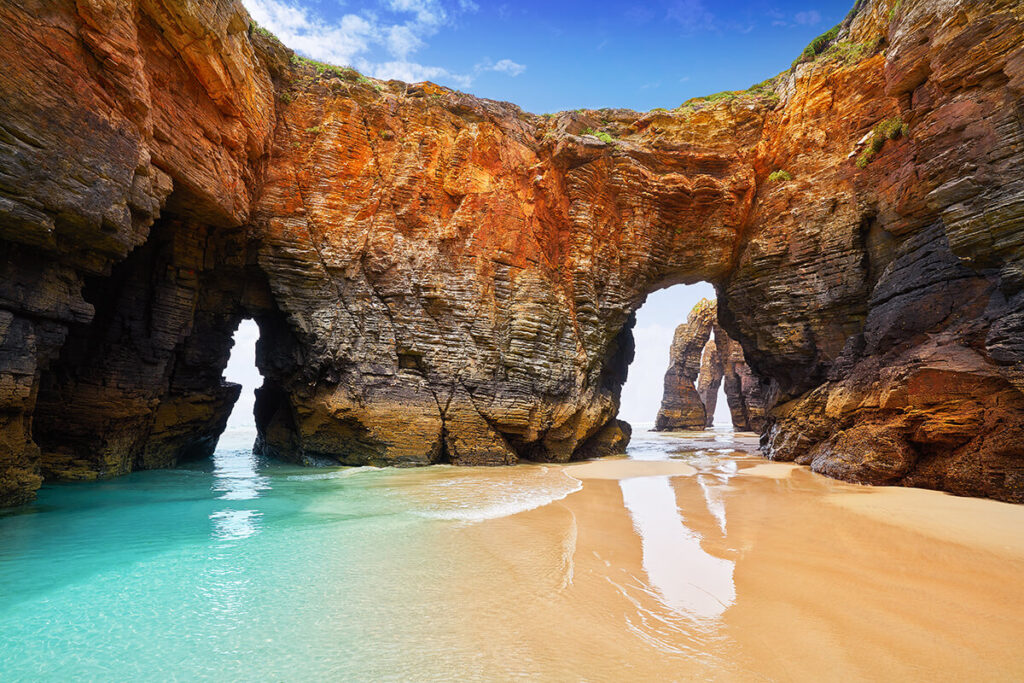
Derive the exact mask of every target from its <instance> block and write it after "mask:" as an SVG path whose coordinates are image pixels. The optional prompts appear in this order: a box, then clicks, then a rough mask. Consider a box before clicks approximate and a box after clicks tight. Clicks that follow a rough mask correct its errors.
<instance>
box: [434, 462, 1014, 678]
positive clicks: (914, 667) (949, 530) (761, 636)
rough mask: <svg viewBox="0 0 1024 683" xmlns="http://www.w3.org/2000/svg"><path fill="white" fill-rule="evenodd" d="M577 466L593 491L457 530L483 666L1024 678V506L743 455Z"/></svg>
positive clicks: (664, 673)
mask: <svg viewBox="0 0 1024 683" xmlns="http://www.w3.org/2000/svg"><path fill="white" fill-rule="evenodd" d="M563 471H565V472H566V473H568V474H569V475H570V476H573V477H575V478H579V479H580V481H581V482H582V488H581V489H580V490H579V491H576V492H574V493H571V494H569V495H568V496H566V497H565V498H564V499H561V500H558V501H556V502H553V503H551V504H549V505H545V506H542V507H539V508H536V509H533V510H529V511H526V512H523V513H521V514H517V515H513V516H509V517H502V518H498V519H491V520H487V521H483V522H480V523H477V524H471V525H467V526H466V527H465V528H464V529H461V530H460V532H459V533H458V535H457V538H458V541H457V544H458V552H459V553H460V554H461V557H462V560H463V561H464V562H466V563H467V564H468V565H469V566H472V567H474V570H473V571H471V572H469V575H468V576H465V577H462V578H460V580H456V581H453V590H454V591H456V592H457V593H458V594H459V599H460V601H461V603H460V604H463V605H465V606H466V608H467V613H466V614H464V616H465V620H464V622H463V623H464V626H465V632H464V634H463V635H464V637H465V638H469V639H473V640H474V642H477V643H478V644H479V645H478V646H479V648H480V651H481V653H487V652H488V651H493V649H494V648H493V647H489V646H488V645H487V643H488V642H491V643H493V642H494V641H496V640H501V639H505V640H508V639H512V640H513V641H515V642H516V643H517V645H516V649H517V650H518V651H519V652H520V657H521V660H520V662H521V663H522V665H523V670H524V671H534V672H543V673H544V675H545V676H547V677H549V678H554V679H559V680H561V679H574V678H577V677H578V679H580V680H612V679H614V678H615V676H612V675H610V674H611V673H612V672H616V673H618V674H623V673H624V672H628V675H629V677H630V678H633V679H647V680H653V679H656V678H657V679H662V680H687V679H691V678H709V679H713V680H726V679H728V680H823V679H831V680H836V679H842V680H908V679H921V678H927V679H929V680H966V679H970V678H975V677H977V676H979V675H981V676H982V677H983V678H986V679H988V680H1010V679H1014V678H1019V676H1020V675H1022V674H1024V664H1022V663H1021V662H1022V660H1021V657H1020V655H1021V652H1022V649H1021V648H1022V646H1021V644H1020V636H1021V634H1022V633H1024V613H1022V610H1021V609H1020V608H1021V606H1024V587H1022V586H1021V584H1020V581H1019V578H1020V576H1022V575H1024V574H1022V572H1024V534H1022V533H1020V530H1022V529H1024V508H1020V507H1017V506H1012V505H1006V504H1002V503H997V502H993V501H988V500H981V499H967V498H956V497H953V496H949V495H946V494H942V493H938V492H933V491H922V490H907V489H887V488H872V487H861V486H855V485H850V484H844V483H841V482H836V481H834V480H830V479H827V478H825V477H821V476H819V475H816V474H813V473H811V472H810V471H809V470H807V469H805V468H801V467H797V466H793V465H789V464H784V463H766V462H764V461H763V460H760V459H756V458H753V457H751V456H750V455H747V454H745V453H742V452H734V453H730V454H722V453H715V454H713V455H709V454H707V453H706V452H702V453H697V454H691V455H690V456H688V457H686V456H684V459H681V460H680V459H674V460H667V461H662V462H648V461H637V460H628V459H622V458H616V459H607V460H603V461H592V462H588V463H585V464H582V465H570V466H567V467H565V468H564V470H563ZM453 551H454V550H453ZM481 567H486V568H487V570H486V571H480V568H481ZM480 596H486V598H484V599H483V600H481V599H480ZM482 656H483V657H485V658H486V654H482ZM502 666H503V665H502V663H501V662H500V661H498V660H495V661H488V662H487V664H486V667H488V668H490V667H494V669H492V670H499V669H501V668H502ZM508 673H509V674H512V673H513V672H512V671H508Z"/></svg>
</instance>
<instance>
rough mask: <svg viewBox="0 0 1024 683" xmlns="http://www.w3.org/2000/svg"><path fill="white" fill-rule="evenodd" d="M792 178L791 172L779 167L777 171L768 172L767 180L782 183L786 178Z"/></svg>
mask: <svg viewBox="0 0 1024 683" xmlns="http://www.w3.org/2000/svg"><path fill="white" fill-rule="evenodd" d="M792 179H793V174H792V173H790V172H789V171H784V170H782V169H781V168H780V169H779V170H777V171H772V172H771V174H769V176H768V180H769V181H771V182H773V183H779V182H782V183H784V182H786V181H787V180H792Z"/></svg>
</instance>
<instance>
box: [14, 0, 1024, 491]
mask: <svg viewBox="0 0 1024 683" xmlns="http://www.w3.org/2000/svg"><path fill="white" fill-rule="evenodd" d="M0 45H3V46H4V53H5V58H6V59H5V65H4V66H5V68H4V69H3V70H0V248H2V252H0V268H2V269H3V274H2V276H0V408H2V411H0V505H13V504H18V503H21V502H25V501H27V500H29V499H31V497H32V495H33V491H34V490H35V489H36V488H37V487H38V486H39V484H40V482H41V481H42V478H43V477H44V476H45V477H49V478H53V479H68V478H91V477H102V476H112V475H116V474H121V473H124V472H128V471H132V470H134V469H140V468H147V467H163V466H169V465H173V464H174V463H176V462H178V461H180V460H181V459H184V458H192V457H203V456H205V455H208V454H209V453H210V451H211V450H212V448H213V445H214V443H215V441H216V438H217V435H218V434H219V432H220V431H221V429H222V427H223V424H224V421H225V420H226V416H227V414H228V412H229V410H230V407H231V405H232V404H233V402H234V398H235V396H236V395H237V391H238V390H237V388H236V387H232V386H229V385H226V384H225V383H224V382H223V380H222V379H221V373H222V370H223V368H224V365H225V363H226V360H227V354H228V351H229V349H230V345H231V333H232V331H233V329H234V328H235V326H236V325H237V323H238V321H239V320H240V319H242V318H243V317H252V318H254V319H255V320H256V321H257V323H258V324H259V326H260V331H261V341H260V345H259V349H258V353H257V356H258V359H257V364H258V366H259V368H260V370H261V372H262V374H263V376H264V378H265V383H264V386H263V388H262V389H261V390H260V392H259V395H258V399H257V407H256V421H257V425H258V429H259V433H260V436H259V444H258V447H259V448H260V449H261V450H262V451H263V452H266V453H269V454H273V455H277V456H280V457H285V458H289V459H293V460H296V461H301V462H308V463H319V462H341V463H349V464H362V463H373V464H425V463H429V462H441V461H448V462H454V463H466V464H485V463H486V464H500V463H510V462H515V461H516V460H517V459H519V458H530V459H534V460H555V461H563V460H568V459H570V458H574V457H575V458H578V457H587V456H589V455H593V454H600V453H607V452H610V451H611V450H614V449H621V447H622V446H623V444H624V443H625V441H626V440H627V439H628V429H627V428H626V427H625V426H624V425H623V424H622V423H620V422H619V421H618V420H616V417H615V416H616V413H617V410H618V401H619V392H620V388H621V385H622V382H623V381H624V379H625V376H626V371H627V366H628V364H629V361H630V360H631V358H632V353H633V348H632V337H631V333H630V329H631V327H632V324H633V320H634V318H633V313H634V312H635V311H636V309H637V308H638V307H639V306H640V305H641V304H642V302H643V300H644V298H645V297H646V295H647V294H649V293H650V292H652V291H654V290H656V289H658V288H661V287H664V286H668V285H671V284H674V283H688V282H696V281H699V280H706V281H709V282H712V283H713V284H714V285H715V286H716V288H717V291H718V307H719V308H718V314H717V318H718V325H719V326H720V328H721V329H722V330H723V334H722V335H721V336H720V335H719V334H718V331H717V330H716V331H715V336H716V342H717V346H718V358H719V361H720V363H721V366H722V374H723V381H724V382H725V386H726V390H727V392H731V393H729V395H731V396H739V395H743V396H747V395H753V394H751V393H749V392H747V391H746V390H745V389H744V387H754V386H757V387H760V388H761V389H762V391H761V393H760V394H759V395H758V396H759V397H758V398H757V400H756V401H752V402H750V403H749V404H746V405H743V406H739V407H737V406H734V405H732V403H730V409H731V410H732V412H733V415H734V419H736V420H737V423H739V420H738V418H737V416H742V418H743V419H744V420H746V424H747V426H749V427H752V428H759V427H762V426H763V427H764V432H763V433H764V439H765V447H766V449H767V452H768V454H769V456H770V457H776V458H783V459H798V460H799V461H801V462H807V463H809V464H811V466H812V467H813V468H815V469H816V470H818V471H821V472H824V473H826V474H830V475H833V476H840V477H843V478H846V479H851V480H855V481H869V482H876V483H903V484H910V485H920V486H931V487H936V488H943V489H946V490H951V491H954V492H957V493H964V494H972V495H985V496H991V497H995V498H1000V499H1003V500H1015V501H1021V500H1024V450H1022V449H1024V446H1022V445H1021V444H1024V393H1022V392H1024V370H1022V360H1024V346H1022V343H1021V339H1024V294H1022V283H1024V229H1022V223H1024V145H1022V142H1024V125H1022V121H1024V116H1022V110H1021V104H1020V103H1021V101H1022V97H1021V94H1022V90H1024V18H1022V9H1021V7H1020V4H1019V3H1018V2H1015V1H1013V0H982V1H980V2H975V3H946V2H940V1H939V0H916V1H910V2H908V1H906V0H904V1H903V2H899V3H897V2H895V0H867V1H866V2H865V1H861V2H858V3H857V8H856V11H855V12H854V13H852V14H851V17H850V18H848V20H847V21H846V22H845V23H844V26H843V28H842V31H841V32H840V35H839V42H838V43H837V44H835V45H833V46H832V47H831V48H829V50H827V51H825V52H824V53H823V54H821V55H819V56H818V58H817V59H815V60H813V61H809V62H806V63H802V64H800V65H798V66H797V67H795V69H794V70H793V71H792V72H790V73H787V74H783V75H781V76H780V77H779V78H777V79H775V80H774V81H773V82H772V84H771V85H770V86H765V87H762V88H761V89H759V90H754V91H751V92H748V93H743V94H738V95H737V96H735V97H726V98H722V99H719V100H717V101H715V102H713V103H712V102H705V103H696V104H691V105H690V106H684V107H682V108H680V109H677V110H673V111H654V112H650V113H647V114H639V113H636V112H632V111H626V110H603V111H601V112H568V113H563V114H559V115H555V116H551V117H540V116H534V115H531V114H527V113H524V112H522V111H521V110H519V109H518V108H517V107H515V106H514V105H510V104H506V103H498V102H491V101H487V100H480V99H477V98H473V97H470V96H467V95H463V94H460V93H455V92H452V91H449V90H445V89H442V88H439V87H437V86H434V85H432V84H429V83H426V84H416V85H407V84H404V83H399V82H396V81H392V82H387V83H385V82H380V81H373V80H370V79H366V78H363V77H361V76H359V75H358V74H355V73H354V72H350V71H347V70H343V69H332V68H325V67H322V66H316V65H309V64H305V63H301V62H300V63H294V64H293V63H292V62H291V61H290V59H289V58H290V53H289V52H288V51H287V50H286V49H285V48H284V47H283V46H281V45H279V44H277V43H276V42H275V41H273V40H272V39H270V38H268V37H266V36H264V35H263V34H261V33H260V32H259V31H255V30H253V28H252V27H251V26H250V22H249V19H248V17H247V15H246V14H245V12H244V10H243V9H242V7H241V5H240V4H239V3H238V2H236V1H235V0H215V1H214V0H211V1H209V2H205V3H185V2H182V1H181V0H135V1H129V2H121V3H113V2H106V1H103V0H77V1H74V2H73V1H72V0H51V1H48V2H42V1H41V0H40V1H38V2H27V3H26V2H19V3H14V2H2V3H0ZM70 93H73V94H74V96H73V97H69V96H68V95H69V94H70ZM880 123H883V124H884V125H883V126H881V127H880V128H878V131H879V132H878V133H877V134H873V131H874V130H875V129H876V127H878V125H879V124H880ZM588 129H601V130H602V131H603V132H604V133H607V134H609V135H611V136H612V137H613V138H614V139H613V141H612V142H611V143H609V142H604V141H602V140H600V139H598V138H597V137H594V136H592V135H585V134H583V133H584V132H585V131H587V130H588ZM858 162H860V163H858ZM777 170H786V171H788V172H789V173H790V174H791V177H792V178H793V179H792V180H788V181H786V180H782V181H779V180H770V179H769V176H770V175H771V174H772V173H773V172H774V171H777ZM772 177H773V178H777V177H778V176H777V175H776V176H772ZM713 325H714V322H713V321H712V326H713ZM726 332H727V334H725V333H726ZM727 337H728V338H730V339H732V340H736V342H735V343H733V342H729V343H724V340H725V339H726V338H727ZM740 347H741V348H740ZM741 357H742V358H745V360H746V362H747V363H749V368H747V369H744V367H745V366H741V365H739V360H738V359H740V358H741ZM699 359H700V356H699V355H698V356H697V362H698V363H699ZM710 359H711V357H709V362H710ZM697 370H698V371H699V368H698V369H697ZM697 374H698V372H696V371H695V372H694V375H693V376H694V377H696V376H697ZM730 386H732V387H734V388H733V389H730ZM704 388H705V390H709V389H710V384H709V385H706V386H705V387H704ZM693 391H694V393H695V394H696V388H693ZM698 399H699V397H698ZM701 408H702V409H703V404H701ZM769 409H770V413H769V412H768V410H769ZM764 414H767V415H768V417H767V418H766V424H764V425H761V424H760V421H761V420H762V419H764V418H762V417H761V416H762V415H764ZM696 417H697V416H695V418H696ZM705 421H706V413H705V414H704V415H701V416H699V419H697V421H696V424H704V423H705ZM863 437H868V438H863Z"/></svg>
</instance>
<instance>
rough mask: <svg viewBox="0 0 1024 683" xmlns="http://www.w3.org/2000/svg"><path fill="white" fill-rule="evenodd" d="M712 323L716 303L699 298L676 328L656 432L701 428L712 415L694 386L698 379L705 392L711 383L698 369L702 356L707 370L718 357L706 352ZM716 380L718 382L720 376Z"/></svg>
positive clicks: (709, 376) (703, 398) (712, 410)
mask: <svg viewBox="0 0 1024 683" xmlns="http://www.w3.org/2000/svg"><path fill="white" fill-rule="evenodd" d="M714 324H715V302H714V301H711V300H709V299H701V300H700V301H699V302H698V303H697V305H696V306H694V308H693V310H692V311H690V314H689V315H688V316H687V318H686V322H685V323H683V324H682V325H680V326H679V327H677V328H676V332H675V335H674V336H673V338H672V347H671V349H670V350H669V366H668V371H667V372H666V373H665V393H664V394H663V396H662V399H661V408H660V409H659V410H658V416H657V418H656V419H655V421H654V428H655V429H657V430H667V429H704V427H705V426H706V425H707V422H708V415H709V414H710V415H711V416H712V417H713V416H714V414H715V411H714V408H712V409H711V410H708V409H707V404H706V403H705V400H706V399H705V397H704V396H702V393H701V392H700V391H699V390H698V389H697V387H696V386H695V383H696V382H697V379H698V377H701V379H702V380H704V390H705V392H707V389H708V388H710V385H711V383H712V382H713V379H712V376H711V375H709V374H708V373H707V372H704V373H702V372H701V370H704V369H705V368H703V367H702V361H703V360H704V358H705V357H707V358H708V361H709V362H708V367H707V368H706V370H710V369H711V364H712V361H711V355H712V354H715V355H717V352H715V351H713V350H711V351H710V352H709V350H707V347H708V346H709V345H710V344H711V343H712V342H710V341H709V339H710V337H711V328H712V327H713V326H714ZM702 375H703V376H702ZM717 379H718V381H719V382H721V376H720V375H719V376H718V378H717ZM716 392H717V387H716ZM716 397H717V396H716Z"/></svg>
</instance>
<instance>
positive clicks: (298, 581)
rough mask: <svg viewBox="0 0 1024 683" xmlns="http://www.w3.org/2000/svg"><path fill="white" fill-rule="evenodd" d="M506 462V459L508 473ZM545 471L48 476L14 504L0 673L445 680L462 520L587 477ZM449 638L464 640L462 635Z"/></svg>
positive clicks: (463, 658)
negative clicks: (31, 495)
mask: <svg viewBox="0 0 1024 683" xmlns="http://www.w3.org/2000/svg"><path fill="white" fill-rule="evenodd" d="M505 471H506V472H509V471H510V470H507V469H506V470H505ZM578 487H579V482H577V481H575V480H573V479H571V478H570V477H567V476H566V475H564V474H561V473H559V472H558V471H557V470H549V469H547V468H538V467H532V468H530V467H528V468H515V470H514V475H505V476H494V475H487V474H485V473H481V474H479V475H478V474H475V473H474V471H467V470H460V469H458V468H451V467H440V468H430V471H426V470H416V471H413V470H376V469H373V468H355V469H342V468H335V469H329V470H309V469H303V468H297V467H292V466H287V465H282V464H279V463H271V462H260V461H259V460H258V459H257V458H256V457H255V456H253V455H252V454H251V453H250V452H249V450H248V449H247V448H238V447H237V446H236V447H235V448H231V447H230V446H229V447H227V448H223V449H221V450H219V451H218V453H217V454H216V456H215V458H214V461H213V462H212V463H204V464H196V465H194V466H192V467H186V468H182V469H177V470H169V471H154V472H144V473H137V474H132V475H129V476H126V477H122V478H119V479H115V480H111V481H105V482H98V483H89V484H77V485H58V486H46V487H44V488H43V489H42V490H41V491H40V495H39V498H38V500H37V502H36V503H35V504H33V505H31V506H29V507H27V508H24V509H20V510H18V511H16V512H14V513H7V514H5V515H4V516H2V517H0V680H4V681H12V680H26V681H28V680H32V681H37V680H68V679H69V678H71V677H76V678H79V679H82V678H84V679H101V680H168V679H175V680H188V679H195V678H215V679H219V680H224V679H231V680H257V679H258V680H299V679H306V680H308V679H309V678H310V677H330V678H332V679H355V678H358V679H363V680H368V679H383V678H390V679H402V680H410V679H420V678H444V677H447V676H450V675H451V672H453V671H458V670H460V667H464V666H465V665H466V663H467V662H472V661H473V658H474V657H475V656H476V653H475V652H474V651H473V649H472V648H471V647H469V646H468V645H467V647H466V649H465V650H463V651H460V649H459V643H458V642H445V644H444V647H443V648H438V640H439V639H438V638H437V637H434V636H432V635H431V633H430V630H431V629H436V628H444V624H445V622H446V620H449V621H450V620H455V619H457V618H458V611H459V605H457V604H451V602H450V601H448V600H446V598H445V595H444V583H443V581H439V580H438V578H439V577H443V576H444V575H445V574H446V573H449V574H454V573H455V572H457V571H458V570H459V568H458V567H456V566H450V565H451V563H454V562H457V561H458V560H457V553H452V552H446V551H445V548H446V547H449V546H450V545H451V543H452V542H453V536H452V534H453V530H454V529H457V528H459V526H460V525H465V524H467V523H468V522H472V521H473V520H475V519H486V518H493V517H498V516H502V515H506V514H508V513H511V512H515V511H519V510H524V509H529V508H531V507H536V506H538V505H541V504H544V503H547V502H550V501H552V500H556V499H558V498H561V497H564V496H565V495H567V494H568V493H570V492H572V491H574V490H577V489H578ZM449 640H451V639H449Z"/></svg>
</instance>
